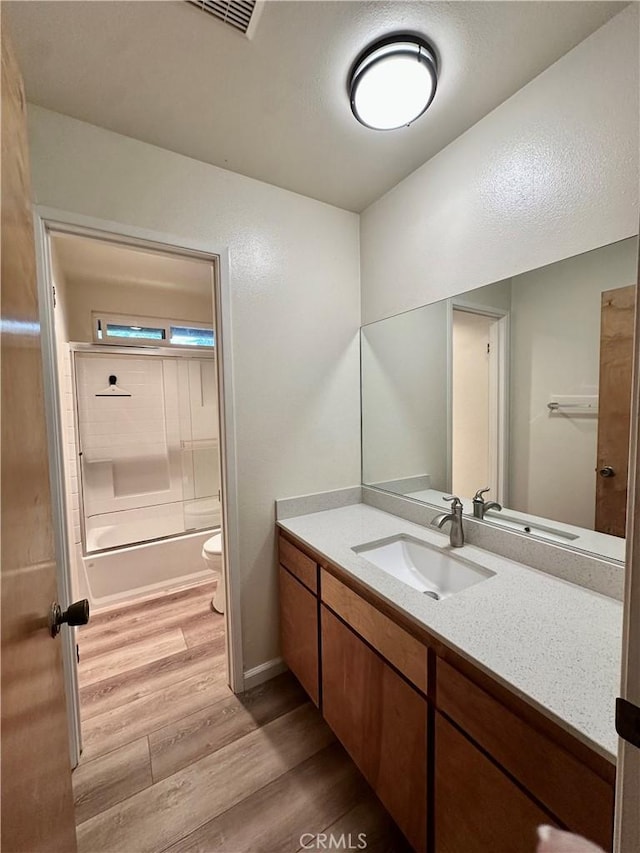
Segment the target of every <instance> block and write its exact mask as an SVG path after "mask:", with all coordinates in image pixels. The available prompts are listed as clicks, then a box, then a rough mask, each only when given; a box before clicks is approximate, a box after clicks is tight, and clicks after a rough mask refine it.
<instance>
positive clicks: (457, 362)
mask: <svg viewBox="0 0 640 853" xmlns="http://www.w3.org/2000/svg"><path fill="white" fill-rule="evenodd" d="M504 323H505V318H504V317H499V316H495V315H494V314H487V313H481V312H480V311H478V310H468V309H465V308H461V307H454V308H453V311H452V328H451V340H452V360H451V364H452V375H451V398H452V399H451V409H452V417H451V490H452V492H453V493H454V494H457V495H473V494H475V492H476V491H477V490H478V489H484V488H485V487H487V486H489V487H490V489H491V491H490V492H489V493H488V495H487V496H486V497H487V499H488V500H496V501H503V500H504V494H503V492H504V489H503V485H502V481H503V476H504V471H503V467H504V466H503V462H502V459H503V451H504V447H503V435H504V406H505V392H504V387H503V384H504V370H503V369H502V368H501V365H502V364H503V363H504V353H502V352H501V350H502V349H503V348H504V346H505V344H506V333H505V330H504Z"/></svg>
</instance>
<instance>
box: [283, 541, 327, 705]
mask: <svg viewBox="0 0 640 853" xmlns="http://www.w3.org/2000/svg"><path fill="white" fill-rule="evenodd" d="M278 551H279V558H280V566H279V569H278V571H279V583H280V646H281V648H282V657H283V658H284V661H285V663H286V664H287V666H288V667H289V669H290V670H291V671H292V672H293V674H294V675H295V676H296V678H297V679H298V681H299V682H300V684H301V685H302V686H303V687H304V689H305V690H306V691H307V693H308V694H309V696H310V697H311V699H312V701H313V702H314V704H315V705H317V706H319V705H320V652H319V647H318V594H317V590H318V566H317V564H316V563H314V562H313V561H312V560H311V559H310V558H309V557H307V556H306V554H303V553H302V551H300V550H299V549H297V548H296V547H295V546H294V545H292V544H291V543H290V542H288V541H287V540H286V539H284V537H282V536H281V537H280V538H279V542H278Z"/></svg>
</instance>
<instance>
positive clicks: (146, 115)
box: [2, 0, 627, 211]
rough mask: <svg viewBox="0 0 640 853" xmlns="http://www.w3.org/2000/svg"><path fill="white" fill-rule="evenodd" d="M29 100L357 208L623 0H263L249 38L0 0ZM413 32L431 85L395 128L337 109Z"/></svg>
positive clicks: (114, 8)
mask: <svg viewBox="0 0 640 853" xmlns="http://www.w3.org/2000/svg"><path fill="white" fill-rule="evenodd" d="M2 5H3V11H4V10H6V11H8V17H9V19H10V20H9V24H10V28H11V31H12V35H13V38H14V41H15V43H16V49H17V53H18V58H19V61H20V64H21V66H22V70H23V74H24V77H25V83H26V87H27V96H28V98H29V100H31V101H32V102H34V103H36V104H40V105H41V106H44V107H48V108H49V109H52V110H57V111H58V112H61V113H65V114H67V115H70V116H73V117H75V118H79V119H82V120H84V121H87V122H90V123H92V124H96V125H100V126H101V127H105V128H108V129H109V130H113V131H116V132H118V133H122V134H125V135H127V136H132V137H135V138H136V139H141V140H144V141H145V142H149V143H152V144H154V145H158V146H161V147H162V148H167V149H169V150H171V151H176V152H179V153H181V154H185V155H188V156H190V157H194V158H196V159H198V160H202V161H205V162H207V163H212V164H214V165H217V166H222V167H223V168H225V169H231V170H232V171H234V172H240V173H241V174H244V175H249V176H251V177H254V178H258V179H260V180H263V181H267V182H269V183H271V184H276V185H277V186H280V187H285V188H287V189H291V190H294V191H295V192H299V193H303V194H304V195H308V196H311V197H313V198H317V199H321V200H322V201H326V202H329V203H331V204H335V205H338V206H339V207H344V208H347V209H349V210H356V211H360V210H362V209H364V208H365V207H366V206H367V205H369V204H370V203H371V202H372V201H374V200H375V199H376V198H378V197H379V196H380V195H382V194H383V193H384V192H386V191H387V190H388V189H390V188H391V187H393V186H394V185H395V184H396V183H398V181H400V180H401V179H402V178H404V177H405V176H406V175H408V174H409V173H410V172H412V171H413V170H414V169H416V168H417V167H418V166H420V165H421V164H422V163H424V162H425V161H426V160H428V159H429V158H431V157H432V156H433V155H434V154H436V153H437V152H438V151H439V150H440V149H442V148H443V147H444V146H445V145H447V144H448V143H449V142H451V141H452V140H453V139H455V138H456V137H457V136H459V135H460V134H461V133H463V132H464V131H465V130H466V129H467V128H469V127H470V126H471V125H472V124H474V123H475V122H476V121H478V120H479V119H480V118H482V117H483V116H484V115H486V114H487V113H489V112H490V111H491V110H492V109H494V108H495V107H496V106H498V104H500V103H501V102H502V101H504V100H505V99H506V98H508V97H509V96H510V95H512V94H513V93H514V92H516V91H517V90H518V89H520V88H521V87H522V86H523V85H524V84H525V83H527V82H529V81H530V80H531V79H533V78H534V77H535V76H536V75H537V74H539V73H540V72H541V71H542V70H544V69H545V68H547V67H548V66H549V65H551V64H552V63H553V62H555V61H556V60H557V59H558V58H560V57H561V56H562V55H563V54H565V53H566V52H567V51H568V50H570V49H571V48H572V47H574V46H575V45H576V44H578V43H579V42H580V41H582V40H583V39H584V38H586V37H587V36H588V35H590V34H591V33H592V32H593V31H594V30H596V29H597V28H598V27H600V26H601V25H602V24H603V23H605V22H606V21H607V20H608V19H609V18H611V17H612V16H613V15H615V14H616V13H617V12H619V11H620V10H621V9H623V8H624V7H625V6H626V5H627V4H626V3H617V2H574V0H570V2H534V0H527V2H452V3H442V2H417V1H416V2H387V0H378V1H377V2H371V0H369V2H362V0H357V2H356V0H354V2H324V0H323V2H317V1H316V0H297V2H288V0H278V2H276V0H270V2H267V3H266V4H265V7H264V9H263V11H262V13H261V15H260V18H259V20H258V21H257V26H256V29H255V34H254V36H253V38H252V39H248V38H247V37H246V36H243V35H241V34H239V33H238V32H236V31H234V30H232V29H231V28H230V27H229V26H228V25H225V24H223V23H221V22H220V21H218V20H216V19H214V18H212V17H211V16H209V15H207V14H206V13H203V12H202V11H200V10H199V9H197V8H195V7H194V6H192V5H190V4H188V3H186V2H182V0H175V2H156V0H147V2H102V0H90V2H88V1H87V0H85V2H39V1H38V0H36V2H29V3H25V2H17V3H16V2H8V3H7V2H3V4H2ZM398 30H414V31H418V32H420V33H422V34H424V35H425V36H427V37H428V38H429V39H430V40H431V41H432V42H433V44H434V45H435V47H436V49H437V51H438V54H439V57H440V66H441V70H440V81H439V85H438V92H437V94H436V97H435V100H434V102H433V104H432V106H431V107H430V109H429V111H428V112H427V113H426V114H425V115H424V116H423V117H422V118H421V119H420V120H418V121H417V122H416V123H415V124H414V125H413V126H411V127H409V128H402V129H401V130H397V131H391V132H387V133H384V132H379V131H378V132H376V131H372V130H368V129H367V128H364V127H362V126H361V125H359V124H358V123H357V122H356V121H355V119H354V118H353V116H352V115H351V112H350V108H349V101H348V98H347V94H346V79H347V75H348V72H349V68H350V65H351V63H352V62H353V60H354V59H355V56H356V55H357V54H358V53H359V51H361V50H362V49H363V48H364V47H365V46H366V45H367V44H368V43H369V42H371V41H372V40H373V39H375V38H377V37H379V36H382V35H387V34H389V33H391V32H394V31H398Z"/></svg>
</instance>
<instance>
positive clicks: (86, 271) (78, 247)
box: [51, 233, 213, 298]
mask: <svg viewBox="0 0 640 853" xmlns="http://www.w3.org/2000/svg"><path fill="white" fill-rule="evenodd" d="M51 245H52V250H53V254H54V257H55V259H56V261H57V265H58V270H59V271H60V272H61V273H62V275H63V276H64V278H65V280H66V281H67V282H68V283H69V284H71V285H75V286H83V285H87V284H100V285H102V286H106V287H108V286H109V285H112V284H115V285H126V286H127V287H131V286H135V287H153V288H154V289H156V290H158V289H163V290H180V292H181V293H192V294H198V295H199V296H205V297H209V298H211V294H212V289H211V288H212V283H213V279H212V267H211V263H210V262H209V261H205V260H201V261H200V260H197V259H194V258H180V257H177V256H175V255H168V254H165V253H163V252H147V251H144V250H143V249H138V248H134V247H130V246H122V245H120V244H117V243H110V242H108V241H105V240H95V239H92V238H91V237H78V236H76V235H73V234H55V233H54V234H52V235H51Z"/></svg>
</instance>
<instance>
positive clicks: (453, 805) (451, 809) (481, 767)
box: [435, 714, 554, 853]
mask: <svg viewBox="0 0 640 853" xmlns="http://www.w3.org/2000/svg"><path fill="white" fill-rule="evenodd" d="M435 743H436V746H435V749H436V760H435V765H436V773H435V803H436V807H435V836H436V853H461V851H464V853H487V851H491V853H531V851H532V850H535V848H536V827H538V826H540V824H543V823H546V824H553V823H554V821H553V819H552V818H550V817H549V815H548V814H547V813H546V812H545V811H543V810H542V809H541V808H539V807H538V806H537V805H536V804H535V803H534V802H533V800H531V799H529V797H528V796H527V795H526V794H525V793H524V792H523V791H522V790H521V789H520V788H519V787H518V786H517V785H516V784H515V782H512V781H511V779H510V778H509V777H508V776H507V775H506V774H504V773H503V772H502V771H501V770H500V769H499V768H498V767H497V766H496V765H495V764H493V762H492V761H490V760H489V759H488V758H487V757H486V756H485V755H484V754H483V753H482V752H480V750H479V749H477V748H476V747H475V746H474V745H473V744H472V743H471V742H470V741H468V740H467V739H466V737H465V736H464V735H463V734H461V732H459V731H458V729H456V728H455V727H454V726H452V725H451V723H449V722H447V720H445V718H444V717H441V716H440V714H436V739H435Z"/></svg>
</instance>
